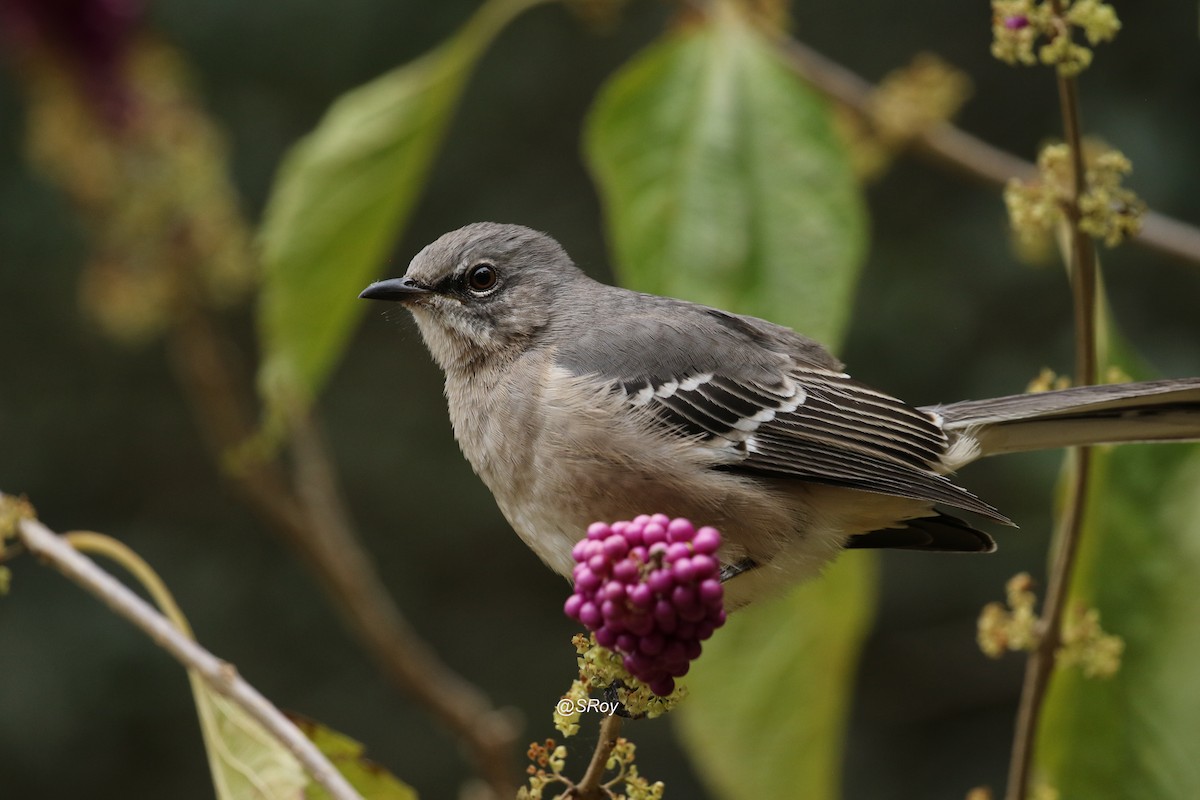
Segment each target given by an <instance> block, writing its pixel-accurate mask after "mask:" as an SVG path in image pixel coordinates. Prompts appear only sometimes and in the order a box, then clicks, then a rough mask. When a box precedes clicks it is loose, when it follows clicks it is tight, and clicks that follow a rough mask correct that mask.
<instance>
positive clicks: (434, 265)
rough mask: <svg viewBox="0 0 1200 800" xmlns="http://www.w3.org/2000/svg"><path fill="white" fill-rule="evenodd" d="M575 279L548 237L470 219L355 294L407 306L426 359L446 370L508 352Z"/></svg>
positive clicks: (539, 327)
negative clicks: (397, 271) (400, 271)
mask: <svg viewBox="0 0 1200 800" xmlns="http://www.w3.org/2000/svg"><path fill="white" fill-rule="evenodd" d="M579 279H585V278H584V276H583V273H582V272H580V271H579V269H578V268H577V267H576V266H575V265H574V263H573V262H572V261H571V259H570V257H569V256H568V255H567V253H566V251H565V250H563V248H562V246H561V245H559V243H558V242H556V241H554V239H552V238H550V237H549V236H547V235H545V234H543V233H539V232H537V231H535V230H531V229H530V228H525V227H522V226H520V225H501V224H497V223H494V222H478V223H475V224H473V225H467V226H466V227H464V228H459V229H458V230H456V231H451V232H450V233H447V234H445V235H443V236H442V237H441V238H439V239H438V240H437V241H435V242H433V243H432V244H430V245H429V246H427V247H426V248H425V249H424V250H422V251H421V252H420V253H417V255H416V257H415V258H413V260H412V263H410V264H409V265H408V271H407V272H405V274H404V277H402V278H391V279H388V280H384V281H378V282H376V283H373V284H371V285H370V286H368V287H367V288H366V289H364V290H363V292H362V294H360V295H359V296H360V297H364V298H367V299H371V300H392V301H396V302H399V303H401V304H402V305H403V306H404V307H406V308H407V309H408V310H409V311H411V312H412V313H413V316H414V317H415V318H416V320H417V326H418V327H419V328H420V330H421V336H422V338H423V339H424V340H425V344H426V345H427V346H428V347H429V350H430V352H431V353H432V354H433V357H434V360H435V361H437V362H438V365H439V366H441V368H442V369H443V370H445V371H447V372H449V371H451V370H458V369H471V368H474V367H478V366H480V365H481V364H485V363H487V362H489V361H493V360H495V359H510V358H515V357H516V356H517V355H519V354H520V353H521V352H522V351H523V350H524V349H526V348H527V347H529V346H530V345H531V344H532V343H533V342H534V341H535V340H536V338H537V337H538V335H539V334H540V333H541V332H542V331H544V330H545V329H546V327H547V326H548V325H549V324H550V322H551V320H552V319H553V316H554V313H555V309H556V306H557V305H558V302H557V301H558V300H559V299H560V297H562V296H563V294H564V293H565V292H566V290H567V288H568V287H569V286H570V284H571V283H572V282H574V281H576V280H579Z"/></svg>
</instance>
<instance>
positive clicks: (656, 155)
mask: <svg viewBox="0 0 1200 800" xmlns="http://www.w3.org/2000/svg"><path fill="white" fill-rule="evenodd" d="M586 144H587V150H588V156H589V160H590V162H591V166H592V170H593V172H594V173H595V175H596V178H597V181H598V183H599V185H600V189H601V193H602V195H603V198H604V205H605V212H606V215H607V220H608V226H609V230H610V232H611V235H612V241H613V246H614V248H615V250H616V259H617V266H618V268H619V269H620V274H621V277H622V279H623V281H624V282H626V283H627V284H629V285H631V286H636V287H637V288H639V289H642V290H643V291H648V292H654V293H656V294H666V295H672V296H675V297H686V298H688V299H690V300H695V301H697V302H702V303H706V304H708V305H713V306H718V307H721V308H727V309H728V308H736V309H738V310H741V311H743V312H749V313H753V314H756V315H758V316H762V317H766V318H768V319H770V320H772V321H774V322H779V323H781V324H785V325H792V326H794V327H796V328H798V329H799V330H800V331H801V332H803V333H805V334H807V335H809V336H813V337H814V338H817V339H820V340H822V341H825V342H827V343H833V342H836V341H837V340H838V339H839V337H840V336H841V334H842V332H843V329H844V327H845V325H846V322H847V320H848V319H849V313H850V304H851V299H852V295H853V290H854V285H855V280H856V277H857V274H858V268H859V266H860V265H861V262H862V259H863V255H864V249H865V233H866V231H865V229H866V223H865V215H864V210H863V203H862V199H861V197H860V195H859V190H858V186H857V185H856V183H855V182H854V180H853V176H852V173H851V171H850V168H849V166H848V160H847V158H846V155H845V154H844V153H843V152H842V150H841V148H840V145H839V143H838V142H837V140H836V139H835V137H834V135H833V133H832V130H831V124H830V114H829V109H828V107H827V106H826V104H825V103H824V101H823V100H822V99H821V98H820V97H818V96H817V95H816V94H815V93H814V92H813V91H812V90H811V89H809V88H808V87H807V86H805V85H804V84H802V83H800V81H799V80H798V79H797V78H796V76H795V75H794V74H793V73H792V72H791V71H790V70H789V69H788V68H787V67H786V66H785V65H784V64H782V63H781V62H780V61H779V59H778V57H777V56H776V54H775V51H774V48H773V47H772V45H771V43H770V42H769V41H768V40H767V39H766V38H765V37H764V36H762V35H761V34H759V33H758V32H757V31H755V30H754V29H753V28H752V27H751V26H750V25H749V24H748V23H746V22H744V21H743V20H742V19H741V18H740V17H739V16H738V14H737V12H736V10H733V9H730V8H728V7H727V5H726V4H724V3H716V4H715V6H714V11H713V16H712V17H711V18H710V20H709V21H708V22H707V24H703V25H694V26H690V27H687V28H684V29H683V30H681V31H678V32H676V33H675V34H673V35H671V36H669V37H667V38H666V40H665V41H663V42H661V43H659V44H658V45H656V46H654V47H652V48H650V49H649V50H648V51H647V52H645V53H644V54H642V55H641V56H640V57H638V58H637V59H636V60H635V61H634V62H633V63H631V64H629V65H628V66H626V67H625V68H624V69H623V70H622V71H621V72H620V74H618V75H617V76H616V77H615V78H614V79H613V80H612V81H611V82H610V83H609V84H608V86H606V87H605V88H604V90H603V93H602V94H601V96H600V98H599V100H598V101H597V103H596V107H595V109H594V110H593V112H592V116H591V119H590V120H589V123H588V129H587V142H586Z"/></svg>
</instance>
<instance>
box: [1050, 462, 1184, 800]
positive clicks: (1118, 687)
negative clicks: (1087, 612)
mask: <svg viewBox="0 0 1200 800" xmlns="http://www.w3.org/2000/svg"><path fill="white" fill-rule="evenodd" d="M1095 462H1096V465H1095V470H1096V472H1095V475H1094V479H1095V484H1094V485H1093V487H1092V490H1091V501H1090V504H1089V508H1088V514H1087V519H1088V525H1087V530H1086V531H1085V533H1084V538H1083V540H1082V542H1081V549H1080V552H1079V560H1078V562H1077V567H1076V573H1075V578H1074V582H1073V584H1072V589H1071V600H1070V602H1071V606H1072V607H1078V606H1084V607H1095V608H1097V609H1099V611H1100V621H1101V624H1102V625H1103V626H1104V629H1105V630H1106V631H1108V632H1109V633H1114V634H1117V635H1119V636H1121V637H1122V638H1124V640H1125V645H1126V646H1125V654H1124V658H1123V660H1122V665H1121V670H1120V672H1118V673H1117V675H1116V676H1115V677H1113V678H1112V679H1110V680H1088V679H1086V678H1084V677H1083V676H1082V674H1081V673H1080V672H1079V671H1078V670H1075V669H1068V670H1064V671H1061V672H1058V673H1056V674H1055V676H1054V678H1053V680H1052V682H1051V685H1050V691H1049V694H1048V695H1047V699H1046V705H1045V709H1044V711H1043V719H1042V725H1041V727H1040V729H1039V730H1038V753H1037V756H1038V767H1039V776H1040V778H1041V779H1042V780H1044V782H1045V783H1047V784H1048V785H1050V786H1052V787H1054V788H1055V789H1057V790H1058V791H1059V794H1060V796H1061V797H1064V798H1070V797H1103V798H1106V800H1122V798H1129V799H1130V800H1133V798H1146V797H1153V798H1155V800H1184V799H1185V798H1188V799H1189V800H1190V798H1195V797H1200V760H1198V759H1197V758H1196V742H1198V741H1200V683H1198V682H1197V680H1196V673H1197V668H1198V665H1200V624H1198V622H1197V621H1198V620H1200V592H1198V591H1197V587H1198V586H1200V448H1196V447H1194V446H1186V445H1177V446H1166V445H1150V446H1125V447H1120V448H1115V449H1113V448H1106V449H1102V450H1097V452H1096V453H1095Z"/></svg>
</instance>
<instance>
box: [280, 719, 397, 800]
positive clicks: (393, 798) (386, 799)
mask: <svg viewBox="0 0 1200 800" xmlns="http://www.w3.org/2000/svg"><path fill="white" fill-rule="evenodd" d="M292 721H293V722H295V723H296V726H297V727H298V728H300V730H301V731H303V732H304V735H305V736H307V737H308V738H309V739H310V740H311V741H312V743H313V744H315V745H316V746H317V749H319V750H320V751H321V752H322V753H324V754H325V757H326V758H328V759H329V761H330V762H331V763H332V764H333V765H334V766H335V767H337V770H338V772H340V773H342V776H343V777H345V779H346V780H347V781H349V782H350V785H351V786H353V787H354V788H355V790H356V791H357V792H358V793H359V794H361V795H362V796H363V800H417V792H416V790H415V789H413V788H412V787H411V786H409V785H408V784H406V783H404V782H403V781H401V780H399V779H398V778H396V777H395V776H394V775H392V774H391V773H390V772H388V771H387V770H385V769H384V768H383V767H381V766H379V765H378V764H376V763H375V762H373V761H371V760H370V759H367V758H364V757H363V750H364V748H363V746H362V744H360V743H359V742H356V741H354V740H353V739H351V738H350V737H349V736H346V735H344V734H341V733H338V732H337V731H335V730H333V729H332V728H327V727H325V726H324V725H322V724H320V723H319V722H314V721H313V720H310V719H297V718H293V719H292ZM304 796H305V800H322V798H326V797H328V796H329V794H328V793H327V792H326V791H325V790H324V789H323V788H321V787H320V786H318V785H317V784H316V783H315V782H314V783H312V784H310V785H309V787H308V789H307V790H306V792H305V795H304Z"/></svg>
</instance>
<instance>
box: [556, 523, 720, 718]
mask: <svg viewBox="0 0 1200 800" xmlns="http://www.w3.org/2000/svg"><path fill="white" fill-rule="evenodd" d="M720 546H721V534H720V533H719V532H717V529H716V528H708V527H705V528H700V529H699V530H696V528H695V526H693V525H692V523H691V522H689V521H687V520H686V519H683V518H679V519H671V518H669V517H667V516H666V515H665V514H655V515H654V516H647V515H642V516H640V517H638V518H637V519H635V520H633V521H632V522H614V523H613V524H612V525H609V524H608V523H605V522H595V523H592V525H591V526H589V527H588V532H587V538H586V539H582V540H580V542H579V543H578V544H576V545H575V549H574V550H573V551H572V555H573V556H574V557H575V561H576V564H575V572H574V574H575V593H574V594H573V595H571V596H570V598H568V599H567V602H566V604H565V605H564V606H563V610H564V611H565V612H566V613H567V616H568V617H571V618H572V619H575V620H578V621H579V622H582V623H583V624H584V625H586V626H587V627H588V628H589V629H590V630H591V631H593V632H594V633H595V635H596V642H597V643H598V644H600V645H601V646H603V647H607V648H609V649H610V650H615V651H617V652H618V653H620V654H621V655H622V656H623V659H624V662H625V669H627V670H628V671H629V673H630V674H631V675H633V676H634V677H635V678H637V679H638V680H640V681H642V682H643V683H645V684H646V685H648V686H649V687H650V691H652V692H654V693H655V694H656V695H659V696H660V697H662V696H666V695H668V694H670V693H671V692H672V691H674V689H675V678H678V677H680V676H682V675H685V674H686V673H687V671H688V665H689V664H690V662H692V661H693V660H695V659H696V658H698V657H699V656H700V643H701V642H702V641H704V640H705V639H707V638H708V637H709V636H712V633H713V631H714V630H716V629H717V628H719V627H721V626H722V625H724V624H725V609H724V607H723V606H722V604H721V600H722V597H723V596H724V589H723V588H722V586H721V581H720V578H719V570H720V565H719V564H718V563H717V559H716V558H715V557H714V554H715V553H716V551H717V548H718V547H720Z"/></svg>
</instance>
